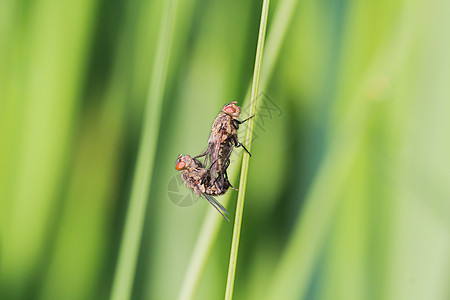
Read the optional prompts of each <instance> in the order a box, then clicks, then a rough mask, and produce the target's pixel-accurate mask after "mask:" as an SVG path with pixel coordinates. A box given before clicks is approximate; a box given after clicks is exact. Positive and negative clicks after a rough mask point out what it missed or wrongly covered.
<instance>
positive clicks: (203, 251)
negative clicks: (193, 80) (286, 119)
mask: <svg viewBox="0 0 450 300" xmlns="http://www.w3.org/2000/svg"><path fill="white" fill-rule="evenodd" d="M297 4H298V0H286V1H282V2H281V3H280V7H279V8H277V10H276V12H275V16H274V18H273V23H272V27H271V28H270V30H269V32H268V34H267V43H266V46H265V48H266V50H265V55H264V58H263V65H264V70H262V72H261V83H260V87H261V90H265V89H266V86H267V84H268V83H269V80H270V77H271V75H272V72H273V70H274V68H275V64H276V62H277V60H278V55H279V52H280V48H281V46H282V45H283V43H284V39H285V37H286V32H287V30H288V28H289V25H290V23H291V21H292V17H293V14H294V11H295V10H296V6H297ZM249 90H250V88H249ZM247 94H248V95H249V94H250V93H247ZM246 102H247V98H246V99H245V100H244V101H243V103H246ZM257 108H258V103H257ZM257 110H258V109H257ZM238 167H239V164H237V163H236V164H234V165H231V166H230V168H229V169H230V172H229V173H230V174H236V176H237V172H235V170H237V168H238ZM231 179H233V178H231ZM231 181H233V180H231ZM230 196H231V194H230V193H228V194H226V195H225V197H224V199H223V200H222V203H223V204H224V205H226V203H227V202H228V200H229V198H230ZM221 224H222V220H220V219H219V218H216V216H215V214H214V212H212V213H211V212H210V211H209V210H208V212H207V215H206V217H205V220H204V222H203V224H202V226H201V231H200V233H199V237H198V239H197V241H196V243H195V247H194V250H193V251H192V256H191V259H190V262H189V265H188V268H187V271H186V275H185V277H184V280H183V286H182V287H181V289H180V293H179V295H178V299H179V300H190V299H193V298H194V293H195V291H196V289H197V286H198V284H199V281H200V277H201V274H202V273H203V270H204V268H205V265H206V262H207V260H208V258H209V256H210V254H211V250H212V247H213V244H214V242H215V240H216V238H217V233H218V231H219V226H220V225H221Z"/></svg>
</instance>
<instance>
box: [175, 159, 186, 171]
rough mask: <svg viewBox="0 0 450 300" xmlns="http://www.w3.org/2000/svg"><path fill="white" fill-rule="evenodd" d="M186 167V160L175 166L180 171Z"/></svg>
mask: <svg viewBox="0 0 450 300" xmlns="http://www.w3.org/2000/svg"><path fill="white" fill-rule="evenodd" d="M184 167H186V163H185V162H184V161H179V162H178V163H177V166H176V167H175V169H177V170H178V171H180V170H181V169H183V168H184Z"/></svg>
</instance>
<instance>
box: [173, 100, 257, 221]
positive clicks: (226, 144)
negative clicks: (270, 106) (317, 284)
mask: <svg viewBox="0 0 450 300" xmlns="http://www.w3.org/2000/svg"><path fill="white" fill-rule="evenodd" d="M236 103H237V102H235V101H233V102H231V103H228V104H226V105H225V106H224V107H223V108H222V112H221V113H220V114H219V115H218V116H217V118H216V119H215V121H214V123H213V125H212V127H211V134H210V136H209V139H208V148H207V149H206V151H205V152H204V153H202V154H200V155H198V156H196V157H194V158H191V157H190V156H188V155H185V156H183V155H180V156H179V157H178V160H177V165H176V169H177V170H178V171H181V179H182V180H183V181H184V183H185V184H186V185H187V186H188V187H189V188H190V189H192V190H193V191H194V193H195V194H196V195H197V196H200V195H203V196H204V197H205V198H206V199H207V200H208V201H209V203H211V204H212V205H213V206H214V208H215V209H217V211H219V213H220V214H222V216H223V217H224V218H225V219H226V220H227V221H229V220H228V218H226V217H225V215H224V213H225V214H229V213H228V212H227V211H226V209H225V208H224V207H223V206H222V205H221V204H220V203H219V202H218V201H217V200H215V199H214V197H212V196H218V195H222V194H225V192H226V191H227V190H228V188H230V187H231V188H233V189H235V188H234V187H233V186H232V185H231V183H230V182H229V180H228V175H227V168H228V166H229V165H230V155H231V152H232V151H233V148H234V147H243V148H244V150H245V151H246V152H247V153H248V154H249V155H250V152H249V151H248V150H247V148H245V146H244V145H243V144H242V143H240V142H239V141H238V138H237V130H238V129H239V125H240V124H242V123H244V122H245V121H247V120H249V119H251V118H252V117H254V115H253V116H251V117H249V118H247V119H245V120H243V121H239V120H238V119H237V118H239V116H240V114H241V108H240V107H239V106H237V105H236ZM203 156H205V160H204V163H203V164H202V163H201V162H200V161H199V160H198V159H197V158H199V157H203ZM250 156H251V155H250ZM208 160H209V166H208V168H206V166H207V163H208ZM235 190H236V189H235Z"/></svg>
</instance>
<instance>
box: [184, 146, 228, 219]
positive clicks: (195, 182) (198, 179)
mask: <svg viewBox="0 0 450 300" xmlns="http://www.w3.org/2000/svg"><path fill="white" fill-rule="evenodd" d="M175 169H176V170H177V171H181V179H182V180H183V182H184V183H185V184H186V186H187V187H188V188H190V189H192V190H193V191H194V193H195V194H196V195H197V196H199V197H200V196H203V197H204V198H205V199H206V200H208V202H209V203H210V204H211V205H212V206H213V207H214V208H215V209H216V210H217V211H218V212H219V213H220V214H221V215H222V216H223V217H224V218H225V219H226V220H227V221H228V222H230V220H229V219H228V218H227V217H226V216H225V214H227V215H229V213H228V211H227V210H226V209H225V207H223V206H222V204H220V202H219V201H217V200H216V199H215V198H214V197H213V196H219V195H222V194H224V193H225V192H226V191H227V190H228V188H229V187H230V186H231V185H227V184H225V185H224V186H223V187H222V189H221V190H220V191H219V190H218V189H217V187H216V185H215V184H212V183H211V177H210V175H209V171H208V170H207V169H206V168H204V167H203V165H202V163H201V162H200V161H199V160H197V159H195V158H191V157H190V156H189V155H180V156H178V159H177V164H176V166H175Z"/></svg>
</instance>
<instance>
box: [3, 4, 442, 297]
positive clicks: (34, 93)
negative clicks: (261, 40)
mask: <svg viewBox="0 0 450 300" xmlns="http://www.w3.org/2000/svg"><path fill="white" fill-rule="evenodd" d="M261 4H262V1H237V0H231V1H200V0H199V1H179V2H178V3H177V2H176V1H172V5H173V6H172V14H170V13H169V14H164V13H163V11H164V10H165V9H164V7H163V6H164V2H163V1H148V0H136V1H123V0H110V1H106V0H97V1H95V0H81V1H57V0H35V1H28V0H2V1H0V228H1V231H0V298H1V299H107V298H109V297H110V295H111V289H112V284H113V278H114V272H115V270H116V266H117V261H118V255H119V249H120V245H121V241H122V234H123V230H124V229H123V228H124V224H125V217H126V212H127V208H128V204H129V199H130V193H131V187H132V184H133V180H136V178H134V177H133V174H134V170H135V167H136V164H137V163H138V162H137V157H138V155H137V153H138V148H139V141H140V137H141V133H142V128H143V124H144V121H145V118H148V116H147V115H146V114H145V113H144V112H145V107H146V105H147V104H146V103H147V102H148V103H149V104H148V105H152V101H156V100H155V99H152V97H151V95H152V90H151V89H152V88H154V87H152V85H151V84H150V83H149V82H151V81H152V79H151V78H152V74H156V75H155V76H156V77H157V78H159V79H160V83H159V84H158V86H159V88H160V89H161V94H162V96H163V98H162V109H161V111H156V112H153V113H154V114H156V115H157V116H158V118H160V122H155V123H156V126H153V127H152V128H151V130H152V132H154V133H157V134H158V138H157V143H156V144H152V145H150V148H151V149H154V150H153V151H151V153H148V156H149V157H154V158H155V163H154V164H153V168H152V170H150V171H151V172H152V175H153V176H152V177H151V182H146V184H147V186H148V188H149V194H148V197H147V198H146V199H147V200H148V203H147V206H146V209H145V211H144V213H145V222H144V225H143V232H142V237H141V243H140V248H139V255H138V260H137V268H136V272H135V276H134V278H132V279H131V280H132V282H133V285H132V298H133V299H176V298H177V297H178V295H179V294H180V290H181V287H182V285H183V282H185V281H186V280H187V278H186V277H185V274H186V271H187V268H188V265H189V262H190V260H191V258H192V256H193V254H194V253H193V251H194V246H195V244H196V240H197V237H198V236H199V232H200V231H201V230H202V226H204V225H202V224H203V220H204V218H205V213H206V212H207V213H208V216H211V215H212V217H214V220H216V219H217V220H216V222H219V223H218V224H220V230H219V231H218V233H217V236H216V238H217V239H212V238H211V240H210V242H212V245H213V248H212V252H211V256H208V257H205V263H206V265H205V268H204V270H202V272H201V275H200V281H199V285H198V289H196V291H195V292H194V296H193V299H221V298H222V297H223V295H224V291H225V283H226V276H227V268H228V259H229V253H230V243H231V235H232V230H233V224H232V223H228V222H226V221H224V220H223V219H221V218H222V217H221V216H220V215H219V214H217V212H215V211H214V210H213V209H212V207H211V206H210V205H209V204H208V203H207V202H206V201H205V200H204V199H197V200H198V201H196V202H195V203H190V204H194V205H190V204H189V203H188V204H186V203H185V204H186V205H181V204H180V203H177V202H176V201H175V200H173V199H175V198H173V197H174V196H173V195H174V194H178V195H183V196H184V195H188V196H190V195H191V193H190V191H189V190H188V189H187V188H186V187H184V186H183V185H179V184H175V185H174V182H176V181H174V180H176V179H174V178H177V177H176V176H179V174H177V173H176V171H175V169H174V166H175V161H176V158H177V156H178V155H179V154H180V153H183V154H191V155H196V154H198V153H200V152H202V151H203V150H204V149H205V148H206V145H207V139H208V135H209V130H210V126H211V124H212V122H213V120H214V118H215V116H216V115H217V113H218V112H219V111H220V108H221V107H222V106H223V105H224V104H225V103H228V102H230V101H231V100H236V101H238V102H239V104H242V107H243V108H244V109H243V114H242V115H243V117H246V116H247V115H248V109H245V107H246V106H248V104H249V102H248V99H247V100H245V99H246V94H247V89H248V87H249V85H250V83H251V77H252V72H253V64H254V57H255V51H256V41H257V35H258V26H259V18H260V14H261ZM449 15H450V2H449V1H446V0H430V1H419V0H408V1H407V0H403V1H402V0H394V1H392V0H389V1H388V0H381V1H364V0H363V1H345V0H339V1H330V0H323V1H312V0H303V1H295V0H278V1H277V0H273V1H272V2H271V3H270V11H269V21H268V33H267V38H266V49H265V53H264V55H265V56H264V60H263V66H262V75H261V76H262V79H261V80H262V81H261V86H260V91H261V92H263V94H262V97H260V103H259V105H260V109H259V111H258V114H257V117H256V119H255V122H256V125H255V139H254V142H253V145H252V157H251V159H250V169H249V177H248V183H247V193H246V201H245V209H244V219H243V227H242V235H241V244H240V252H239V257H238V265H237V274H236V284H235V289H234V296H235V299H323V300H325V299H343V300H349V299H371V300H372V299H373V300H378V299H392V300H403V299H405V300H413V299H421V300H423V299H427V300H429V299H430V300H441V299H442V300H447V299H450V284H449V283H450V34H449V32H448V29H449V28H450V18H449ZM167 16H169V17H167ZM170 16H172V19H171V17H170ZM164 18H166V19H167V20H165V19H164ZM172 21H173V22H174V23H173V24H174V25H173V30H169V31H164V30H163V31H162V33H161V34H162V35H163V36H162V37H165V38H166V39H167V40H169V41H170V43H168V44H161V43H162V42H161V40H164V39H163V38H161V37H159V36H160V32H161V26H162V25H161V24H165V22H166V23H167V24H171V22H172ZM158 41H159V42H158ZM169 44H171V46H167V45H169ZM158 47H162V48H161V49H162V50H161V53H163V54H165V55H167V56H168V65H167V66H168V68H167V74H166V75H167V76H165V75H164V74H163V73H164V72H163V73H158V66H157V65H158V59H159V57H155V56H156V55H157V49H158ZM278 50H279V51H278ZM155 62H156V63H155ZM161 74H162V75H161ZM160 77H161V78H160ZM265 104H266V105H271V106H270V107H272V108H274V107H277V109H276V110H270V109H269V108H267V107H265ZM147 121H148V120H147ZM244 128H245V127H244ZM240 136H241V140H243V137H244V131H242V132H241V133H240ZM238 153H240V154H242V152H240V151H237V152H236V155H234V154H233V155H234V157H233V162H232V165H233V166H232V169H230V175H231V179H232V183H233V184H234V185H235V186H237V185H238V182H239V181H238V175H239V165H240V155H238ZM178 189H179V190H178ZM170 192H173V193H172V194H170ZM228 194H229V195H230V199H229V200H228V201H227V200H226V199H224V198H223V197H219V198H218V200H219V201H222V202H223V203H224V204H225V205H226V207H227V209H228V210H229V211H230V212H231V213H232V215H234V209H235V200H236V196H237V193H236V192H235V191H232V190H231V191H229V192H228Z"/></svg>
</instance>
